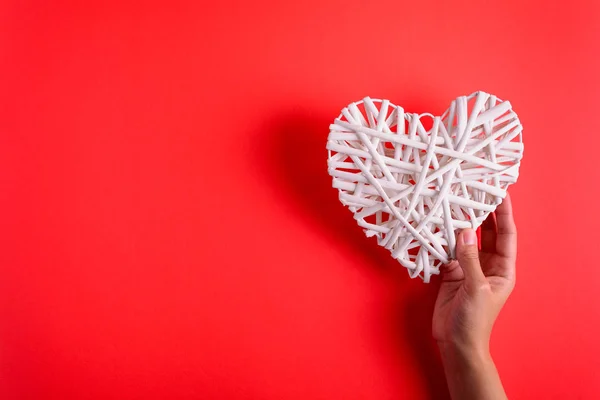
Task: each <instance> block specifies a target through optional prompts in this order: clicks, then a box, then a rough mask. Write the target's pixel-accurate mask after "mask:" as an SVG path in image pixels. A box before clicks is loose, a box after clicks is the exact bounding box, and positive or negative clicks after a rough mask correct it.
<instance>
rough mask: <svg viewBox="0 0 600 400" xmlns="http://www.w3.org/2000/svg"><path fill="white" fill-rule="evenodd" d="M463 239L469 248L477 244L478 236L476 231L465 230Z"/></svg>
mask: <svg viewBox="0 0 600 400" xmlns="http://www.w3.org/2000/svg"><path fill="white" fill-rule="evenodd" d="M461 237H462V240H463V244H466V245H468V246H472V245H474V244H477V234H476V233H475V231H474V230H473V229H465V230H463V231H462V235H461Z"/></svg>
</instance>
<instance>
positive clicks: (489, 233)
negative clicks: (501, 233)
mask: <svg viewBox="0 0 600 400" xmlns="http://www.w3.org/2000/svg"><path fill="white" fill-rule="evenodd" d="M496 229H497V228H496V217H495V216H494V213H490V215H488V216H487V218H486V219H485V221H483V224H481V251H483V252H484V253H490V254H494V253H495V252H496Z"/></svg>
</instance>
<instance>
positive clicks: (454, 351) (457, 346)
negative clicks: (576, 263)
mask: <svg viewBox="0 0 600 400" xmlns="http://www.w3.org/2000/svg"><path fill="white" fill-rule="evenodd" d="M456 256H457V260H455V261H452V262H451V263H449V264H447V265H446V266H444V267H443V269H442V283H441V287H440V290H439V293H438V297H437V301H436V304H435V309H434V312H433V324H432V331H433V337H434V338H435V339H436V341H437V343H438V346H439V349H440V353H441V356H442V361H443V364H444V370H445V373H446V378H447V380H448V389H449V391H450V395H451V397H452V398H453V399H455V400H456V399H461V400H470V399H478V400H488V399H490V400H491V399H494V400H495V399H506V398H507V397H506V393H505V392H504V388H503V387H502V382H501V381H500V376H499V375H498V371H497V370H496V366H495V365H494V362H493V360H492V357H491V355H490V346H489V343H490V336H491V333H492V328H493V326H494V322H495V321H496V318H497V316H498V314H499V312H500V310H501V309H502V307H503V306H504V303H506V300H507V299H508V296H509V295H510V293H511V291H512V289H513V288H514V286H515V264H516V256H517V229H516V226H515V222H514V219H513V214H512V204H511V200H510V197H509V196H508V195H507V196H506V198H505V199H504V201H503V202H502V204H501V205H499V206H498V208H497V209H496V212H495V213H493V214H490V216H489V217H488V218H487V220H486V221H485V222H484V223H483V225H482V227H481V251H479V250H478V244H477V236H476V233H475V231H474V230H472V229H464V230H462V231H461V232H460V233H459V235H458V237H457V245H456Z"/></svg>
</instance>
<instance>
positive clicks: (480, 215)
mask: <svg viewBox="0 0 600 400" xmlns="http://www.w3.org/2000/svg"><path fill="white" fill-rule="evenodd" d="M425 118H428V119H430V121H429V122H430V123H431V128H429V129H426V128H425V126H424V125H423V121H424V119H425ZM522 130H523V127H522V125H521V122H520V121H519V118H518V116H517V114H516V113H515V112H514V111H513V110H512V107H511V105H510V102H508V101H502V100H500V99H499V98H497V97H496V96H494V95H490V94H487V93H484V92H481V91H479V92H475V93H473V94H471V95H470V96H461V97H458V98H457V99H456V100H454V101H453V102H452V104H451V105H450V108H448V110H446V112H444V114H442V116H439V117H438V116H433V115H431V114H428V113H427V114H414V113H405V112H404V109H403V108H402V107H400V106H396V105H394V104H392V103H390V101H389V100H377V99H371V98H369V97H366V98H364V99H363V100H361V101H359V102H356V103H352V104H350V105H349V106H348V107H346V108H344V109H343V110H342V112H341V114H340V116H339V117H338V118H337V119H336V120H335V121H334V123H333V124H331V125H330V132H329V137H328V141H327V150H328V152H329V158H328V172H329V174H330V175H331V176H332V178H333V187H334V188H336V189H338V190H339V199H340V201H341V203H342V204H344V205H345V206H347V207H348V208H349V209H350V210H351V211H352V212H353V213H354V219H355V220H356V221H357V223H358V225H359V226H361V227H363V228H364V231H365V234H366V235H367V236H368V237H370V236H376V237H377V242H378V243H379V245H380V246H383V247H385V248H386V249H388V250H390V252H391V254H392V257H394V258H395V259H397V260H398V261H399V262H400V263H401V264H402V265H403V266H404V267H406V268H407V269H408V272H409V275H410V277H411V278H415V277H417V276H420V277H421V278H422V279H423V280H424V281H425V282H429V280H430V277H431V275H433V274H439V272H440V269H439V267H440V266H441V265H442V264H445V263H447V262H449V261H450V260H451V259H452V258H453V257H454V250H455V246H456V243H455V231H456V230H457V229H463V228H473V229H476V228H477V227H478V226H479V225H481V223H482V222H483V221H484V220H485V219H486V218H487V216H488V215H489V213H490V212H493V211H494V210H495V209H496V207H497V206H498V204H500V203H501V202H502V199H503V198H504V197H505V196H506V189H507V188H508V186H509V185H510V184H511V183H514V182H516V180H517V178H518V175H519V165H520V160H521V158H522V157H523V142H522Z"/></svg>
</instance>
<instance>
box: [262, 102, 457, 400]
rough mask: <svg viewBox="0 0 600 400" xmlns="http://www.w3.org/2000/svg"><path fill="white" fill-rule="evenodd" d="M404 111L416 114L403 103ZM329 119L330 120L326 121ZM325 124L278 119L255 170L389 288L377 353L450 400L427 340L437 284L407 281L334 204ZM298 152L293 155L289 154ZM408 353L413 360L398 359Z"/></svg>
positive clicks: (297, 117) (304, 115) (307, 118)
mask: <svg viewBox="0 0 600 400" xmlns="http://www.w3.org/2000/svg"><path fill="white" fill-rule="evenodd" d="M406 110H407V111H412V110H415V111H418V110H420V108H418V107H417V106H416V105H415V104H410V103H409V104H408V105H407V106H406ZM332 120H333V118H331V121H332ZM331 121H330V119H328V118H321V117H315V116H314V115H310V113H308V112H307V111H305V110H300V111H298V112H289V113H287V114H283V115H282V116H281V117H280V118H277V119H275V120H274V121H272V122H271V123H270V124H269V125H268V127H269V128H268V129H267V132H266V133H265V135H266V138H265V139H266V140H265V141H264V143H263V145H264V148H263V149H262V150H261V152H260V154H259V155H258V156H259V161H258V163H259V167H261V168H262V169H263V173H264V175H265V176H266V177H267V178H268V179H269V181H270V183H271V184H272V185H273V186H274V187H275V188H276V189H277V191H278V192H280V193H281V195H282V196H285V197H286V200H288V201H289V202H290V203H291V204H293V205H294V206H295V207H296V208H297V210H298V212H299V213H301V214H303V216H304V217H305V220H306V223H307V224H309V225H310V226H311V227H312V228H313V229H314V231H315V234H318V235H322V236H328V237H330V238H333V239H334V240H333V241H334V242H337V244H338V245H339V246H340V247H341V248H342V249H343V251H345V252H350V253H352V254H355V255H356V257H359V258H361V259H362V260H364V262H363V263H362V264H363V265H370V266H372V268H374V269H376V270H377V272H378V273H380V274H383V278H384V279H385V280H386V281H387V282H388V283H389V285H390V287H391V290H392V291H393V293H394V295H393V296H392V297H391V298H392V299H393V300H392V301H390V303H391V304H389V307H388V309H386V310H382V313H383V312H385V313H386V314H385V324H386V326H385V327H382V329H381V330H380V331H382V332H385V335H382V338H381V340H383V341H385V343H384V344H383V346H382V348H384V349H389V352H390V353H391V355H389V357H390V358H393V360H392V363H393V364H395V365H397V366H399V365H406V364H408V365H411V364H414V365H415V367H416V368H418V369H419V371H420V375H421V376H422V377H423V385H424V386H426V390H427V391H428V394H429V397H430V398H432V399H445V398H449V394H448V391H447V388H446V380H445V376H444V371H443V367H442V365H441V361H440V358H439V354H438V351H437V347H436V344H435V342H434V340H433V338H432V336H431V316H432V313H433V307H434V303H435V298H436V295H437V289H438V285H437V283H436V281H435V279H434V283H431V284H429V285H425V284H423V283H422V282H420V281H419V280H415V281H411V280H410V278H409V277H408V275H407V273H406V271H405V270H404V268H402V267H401V266H400V265H399V264H398V263H397V262H396V261H395V260H393V259H392V258H391V257H390V255H389V252H388V251H387V250H385V249H383V248H381V247H379V246H378V245H377V243H376V241H375V239H367V238H366V237H365V235H364V233H363V232H362V230H361V229H360V228H359V227H358V226H357V225H356V223H355V222H354V220H353V218H352V215H351V213H350V211H349V210H347V209H346V208H345V207H343V206H342V205H341V204H340V203H339V201H338V199H337V191H336V190H334V189H332V187H331V178H330V176H329V175H328V174H327V151H326V149H325V146H326V141H327V134H328V127H329V124H330V122H331ZM294 151H297V154H292V153H293V152H294ZM406 348H409V349H410V354H411V356H412V358H413V359H412V360H410V361H409V362H408V363H407V362H406V360H402V357H406V353H407V352H406V350H402V349H406Z"/></svg>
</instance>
